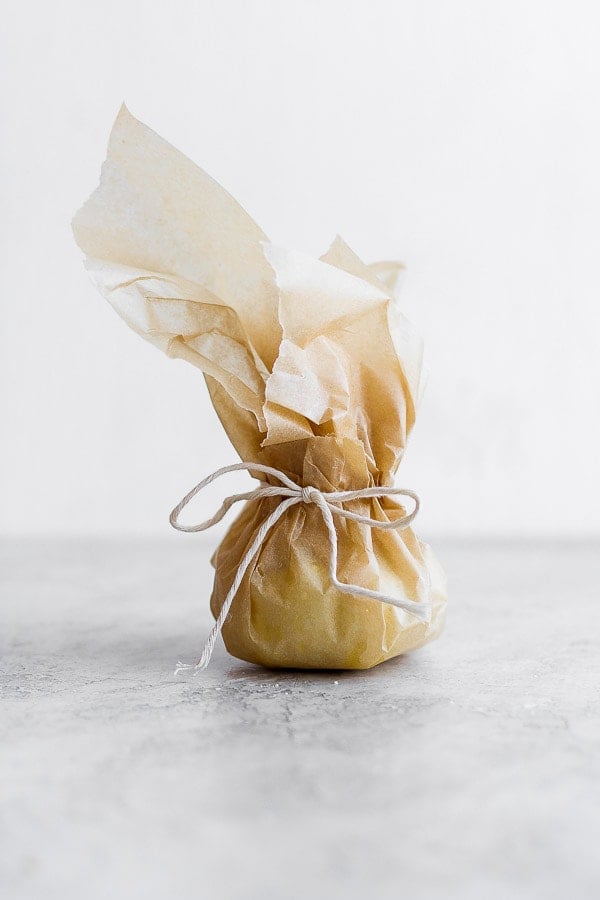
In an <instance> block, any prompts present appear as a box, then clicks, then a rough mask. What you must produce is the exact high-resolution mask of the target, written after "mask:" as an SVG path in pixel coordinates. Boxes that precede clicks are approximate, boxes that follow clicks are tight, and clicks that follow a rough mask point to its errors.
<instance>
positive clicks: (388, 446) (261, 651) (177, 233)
mask: <svg viewBox="0 0 600 900" xmlns="http://www.w3.org/2000/svg"><path fill="white" fill-rule="evenodd" d="M73 229H74V233H75V238H76V240H77V243H78V244H79V246H80V247H81V249H82V250H83V252H84V253H85V254H86V266H87V268H88V270H89V272H90V274H91V276H92V278H93V280H94V282H95V283H96V285H97V286H98V288H99V290H100V291H101V292H102V294H103V295H104V296H105V297H106V298H107V300H108V301H109V302H110V303H111V304H112V306H113V307H114V308H115V310H116V311H117V312H118V313H119V315H120V316H121V317H122V318H123V319H124V320H125V322H127V324H128V325H129V326H130V327H131V328H133V329H134V330H135V331H136V332H137V333H138V334H140V335H141V336H142V337H144V338H146V339H147V340H149V341H151V342H152V343H153V344H155V345H156V346H157V347H159V348H160V349H161V350H163V351H164V352H165V353H167V354H168V355H169V356H173V357H176V358H180V359H185V360H187V361H188V362H190V363H192V364H193V365H195V366H197V367H198V368H199V369H200V370H201V371H202V372H203V373H204V375H205V377H206V381H207V384H208V388H209V391H210V395H211V399H212V402H213V404H214V406H215V409H216V410H217V413H218V415H219V418H220V420H221V422H222V423H223V426H224V428H225V430H226V432H227V434H228V436H229V438H230V440H231V442H232V444H233V446H234V447H235V449H236V451H237V452H238V454H239V456H240V458H241V459H243V460H244V461H246V462H262V463H266V464H267V465H272V466H276V467H277V468H279V469H281V470H283V471H284V472H286V474H288V475H289V476H290V477H292V478H293V479H294V480H295V481H297V482H298V483H299V484H303V485H305V484H312V485H314V486H315V487H317V488H319V489H321V490H351V489H358V488H361V487H367V486H372V485H392V484H393V483H394V475H395V473H396V470H397V468H398V466H399V464H400V461H401V459H402V456H403V453H404V450H405V448H406V442H407V439H408V436H409V434H410V431H411V429H412V427H413V424H414V421H415V415H416V410H417V406H418V402H419V399H420V396H421V392H422V377H421V374H422V343H421V339H420V338H419V336H418V335H417V334H416V333H415V330H414V328H413V327H412V325H411V324H410V323H409V322H408V321H407V319H406V318H405V317H404V316H403V315H402V313H401V311H400V309H399V306H398V301H397V299H395V292H396V287H397V283H398V280H399V276H400V275H401V271H402V266H400V265H399V264H397V263H392V262H382V263H375V264H373V265H366V264H364V263H363V262H361V260H360V259H359V258H358V257H357V256H356V254H355V253H353V251H352V250H350V248H349V247H348V246H347V245H346V244H345V243H344V242H343V241H342V239H341V238H339V237H337V238H336V239H335V240H334V242H333V243H332V245H331V247H330V248H329V250H328V251H327V252H326V253H325V254H324V256H323V257H322V258H321V259H320V260H316V259H312V258H310V257H308V256H305V255H303V254H301V253H296V252H294V251H288V250H284V249H282V248H280V247H277V246H274V245H273V244H270V243H269V242H268V240H267V238H266V236H265V235H264V234H263V232H262V231H261V230H260V228H259V227H258V226H257V225H256V223H255V222H254V221H253V220H252V219H251V218H250V217H249V216H248V214H247V213H246V212H245V211H244V210H243V209H242V208H241V207H240V206H239V204H238V203H237V202H236V201H235V200H234V199H233V198H232V197H231V196H230V195H229V194H228V193H227V192H226V191H225V190H224V189H223V188H222V187H220V186H219V185H218V184H217V183H216V182H215V181H213V179H211V178H210V177H209V176H208V175H206V173H204V172H203V171H202V170H201V169H199V168H198V167H197V166H195V165H194V164H193V163H192V162H191V161H190V160H188V159H187V158H186V157H185V156H183V155H182V154H181V153H179V152H178V151H177V150H176V149H175V148H174V147H172V146H171V145H170V144H168V143H167V142H166V141H164V140H163V139H162V138H160V137H159V136H158V135H157V134H155V133H154V132H153V131H151V130H150V129H149V128H147V127H146V126H145V125H143V124H142V123H141V122H139V121H137V120H136V119H135V118H134V117H133V116H131V114H130V113H129V112H128V111H127V109H126V108H125V107H122V109H121V111H120V113H119V115H118V117H117V120H116V122H115V125H114V127H113V130H112V133H111V136H110V141H109V147H108V156H107V159H106V162H105V163H104V166H103V168H102V177H101V182H100V185H99V187H98V188H97V190H96V191H95V192H94V194H93V195H92V196H91V197H90V199H89V200H88V201H87V203H86V204H85V205H84V207H83V208H82V209H81V210H80V212H79V213H78V214H77V216H76V217H75V219H74V222H73ZM190 414H193V413H192V412H191V411H190ZM276 503H277V500H276V499H275V498H268V499H263V500H262V501H260V502H259V503H256V502H255V503H252V504H247V505H246V507H245V508H244V509H243V510H242V512H241V514H240V515H239V517H238V518H237V519H236V520H235V521H234V523H233V525H232V526H231V528H230V530H229V532H228V533H227V535H226V536H225V538H224V539H223V541H222V543H221V545H220V547H219V548H218V550H217V551H216V553H215V554H214V557H213V564H214V566H215V582H214V589H213V594H212V598H211V608H212V611H213V614H214V615H215V616H216V615H218V612H219V609H220V607H221V603H222V601H223V599H224V598H225V595H226V593H227V591H228V589H229V586H230V584H231V582H232V580H233V577H234V575H235V572H236V570H237V567H238V564H239V561H240V559H241V557H242V556H243V555H244V553H245V551H246V550H247V548H248V546H249V544H250V542H251V541H252V539H253V536H254V535H255V533H256V530H257V528H258V527H259V526H260V524H261V522H262V521H263V520H264V518H265V516H267V515H268V514H269V512H271V511H272V509H273V508H274V505H275V504H276ZM348 508H350V509H352V510H353V511H356V512H360V513H362V514H363V515H369V516H370V517H372V518H376V519H378V520H383V521H385V520H389V519H391V518H395V517H397V516H401V515H403V513H404V510H403V508H402V507H401V506H400V505H399V504H397V503H396V502H394V501H393V500H391V499H388V498H383V499H381V500H378V499H374V500H368V501H367V500H360V501H358V500H357V501H353V502H352V503H351V504H349V505H348ZM336 528H337V534H338V546H339V566H338V575H339V578H340V580H341V581H344V582H348V583H353V584H358V585H361V586H364V587H367V588H371V589H373V590H377V591H381V592H384V593H386V594H391V595H394V596H398V597H401V596H404V597H407V598H408V599H410V600H413V601H417V602H426V601H431V602H432V604H433V613H432V617H431V621H430V623H429V624H426V623H423V622H419V621H417V620H416V618H415V617H414V616H412V615H411V614H410V613H409V612H405V611H403V610H399V609H397V608H395V607H392V606H391V605H389V604H385V603H380V602H379V601H376V600H369V599H364V598H360V597H353V596H349V595H347V594H342V593H340V592H338V591H337V590H336V589H335V588H334V587H333V586H332V585H331V583H330V580H329V575H328V570H327V556H328V553H329V545H328V541H327V535H326V532H325V525H324V523H323V521H322V518H321V516H320V513H319V511H318V509H317V508H316V507H314V506H312V505H305V504H301V505H298V506H295V507H293V508H292V509H291V510H289V511H288V512H287V513H286V515H285V516H284V517H283V518H282V519H281V520H280V521H279V523H278V524H277V525H276V526H275V528H274V529H273V531H272V532H271V533H270V534H269V536H268V537H267V539H266V542H265V544H264V545H263V548H262V550H261V551H260V553H259V554H258V556H257V557H256V558H255V560H254V562H253V564H252V565H251V566H250V568H249V570H248V572H247V575H246V577H245V578H244V581H243V582H242V586H241V588H240V590H239V591H238V594H237V596H236V598H235V600H234V602H233V606H232V609H231V612H230V614H229V617H228V619H227V621H226V623H225V626H224V628H223V637H224V640H225V643H226V646H227V648H228V650H229V651H230V653H232V654H233V655H234V656H237V657H239V658H240V659H244V660H248V661H251V662H257V663H262V664H263V665H268V666H284V667H294V668H296V667H297V668H333V669H336V668H342V669H344V668H348V669H351V668H368V667H370V666H373V665H375V664H377V663H379V662H381V661H383V660H385V659H389V658H390V657H392V656H396V655H398V654H399V653H402V652H404V651H406V650H409V649H412V648H415V647H418V646H420V645H422V644H424V643H426V642H427V641H429V640H431V639H432V638H434V637H436V636H437V635H438V634H439V632H440V630H441V628H442V625H443V617H444V607H445V600H446V594H445V583H444V576H443V573H442V571H441V569H440V566H439V564H438V563H437V561H436V560H435V558H434V556H433V554H432V552H431V550H430V548H429V547H428V546H427V545H426V544H424V543H423V542H422V541H420V540H419V539H418V538H417V537H416V536H415V534H414V532H413V531H412V529H410V528H408V529H405V530H403V531H385V532H382V531H377V530H371V529H369V528H368V527H367V526H364V525H360V524H357V523H355V522H350V521H348V520H344V519H339V518H336Z"/></svg>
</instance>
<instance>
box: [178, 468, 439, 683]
mask: <svg viewBox="0 0 600 900" xmlns="http://www.w3.org/2000/svg"><path fill="white" fill-rule="evenodd" d="M241 469H245V470H246V471H248V472H249V473H250V474H253V473H256V472H260V473H262V474H264V475H270V476H271V477H272V478H273V479H276V480H277V481H278V482H279V484H275V485H273V484H269V483H267V482H265V481H262V482H261V483H260V484H259V486H258V487H257V488H255V489H254V490H253V491H247V492H246V493H243V494H233V495H232V496H231V497H227V498H226V499H225V500H224V501H223V503H222V504H221V506H220V508H219V509H218V510H217V512H216V513H215V515H214V516H212V518H210V519H207V520H206V522H200V523H199V524H198V525H181V524H180V523H179V515H180V513H181V511H182V510H183V509H184V508H185V507H186V506H187V505H188V503H189V502H190V501H191V500H193V498H194V497H195V496H196V494H198V493H199V492H200V491H201V490H203V488H205V487H207V486H208V485H209V484H211V483H212V482H213V481H216V479H217V478H221V476H223V475H227V474H228V473H229V472H237V471H240V470H241ZM400 495H401V496H403V497H409V498H410V499H411V500H412V501H413V502H414V508H413V510H412V511H411V512H410V513H408V514H407V515H405V516H401V517H400V518H398V519H392V520H389V521H383V522H382V521H379V520H378V519H371V518H370V517H369V516H361V515H359V514H358V513H355V512H351V511H350V510H348V509H344V507H343V505H342V504H344V503H346V502H348V501H350V500H363V499H369V498H372V497H392V496H400ZM266 497H278V498H279V500H280V502H279V503H278V504H277V506H276V507H275V509H274V510H273V512H271V513H270V514H269V515H268V516H267V517H266V518H265V520H264V521H263V522H262V523H261V525H260V526H259V528H258V529H257V532H256V535H255V537H254V540H253V541H252V544H251V545H250V547H249V548H248V550H247V552H246V553H245V555H244V557H243V559H242V560H241V561H240V564H239V566H238V570H237V572H236V575H235V578H234V579H233V582H232V584H231V587H230V588H229V591H228V592H227V596H226V597H225V600H224V601H223V605H222V607H221V611H220V612H219V615H218V617H217V620H216V622H215V624H214V625H213V627H212V629H211V631H210V633H209V635H208V638H207V641H206V644H205V645H204V649H203V651H202V655H201V657H200V659H199V660H198V662H197V663H196V664H195V665H190V664H187V663H179V664H178V665H177V668H176V669H175V674H178V673H179V672H181V671H184V670H189V669H193V670H195V671H196V672H198V671H201V670H202V669H205V668H206V667H207V665H208V663H209V662H210V658H211V656H212V652H213V650H214V647H215V643H216V640H217V638H218V636H219V634H220V633H221V629H222V628H223V625H224V623H225V620H226V618H227V616H228V614H229V610H230V609H231V604H232V603H233V600H234V598H235V595H236V594H237V592H238V590H239V587H240V585H241V583H242V581H243V579H244V576H245V574H246V572H247V570H248V567H249V566H250V563H251V562H252V560H253V559H254V557H255V556H256V555H257V553H258V552H259V550H260V549H261V547H262V545H263V543H264V542H265V539H266V537H267V535H268V534H269V532H270V531H271V529H272V528H273V527H274V525H275V524H276V523H277V522H278V521H279V519H281V517H282V516H283V515H285V513H286V512H287V510H288V509H291V508H292V507H293V506H297V505H298V504H300V503H305V504H310V503H313V504H314V505H315V506H316V507H317V508H318V509H319V510H320V512H321V515H322V517H323V521H324V523H325V526H326V529H327V534H328V537H329V545H330V554H329V577H330V579H331V583H332V584H333V585H334V587H336V588H337V589H338V590H339V591H341V592H342V593H344V594H352V595H353V596H358V597H368V598H369V599H371V600H379V601H380V602H381V603H389V604H390V605H391V606H395V607H397V608H398V609H404V610H406V611H407V612H409V613H411V614H412V615H414V616H415V617H416V618H417V619H418V620H419V621H421V622H429V621H430V619H431V605H430V603H429V602H427V603H425V602H417V601H414V600H408V599H407V598H404V597H392V596H390V595H388V594H382V593H380V592H379V591H372V590H370V589H369V588H364V587H360V585H357V584H346V583H344V582H342V581H340V580H339V579H338V577H337V562H338V545H337V534H336V530H335V522H334V518H333V517H334V516H339V517H341V518H344V519H349V520H350V521H352V522H359V523H360V524H362V525H367V526H369V527H370V528H377V529H379V530H381V531H388V530H391V529H393V530H398V531H401V530H402V529H404V528H408V526H409V525H410V523H411V522H412V521H413V519H414V518H415V516H416V515H417V513H418V512H419V507H420V501H419V497H418V495H417V494H416V493H415V492H414V491H409V490H407V489H405V488H396V487H367V488H360V489H359V490H356V491H321V490H319V489H318V488H316V487H314V486H313V485H310V484H309V485H305V486H303V487H302V486H300V485H298V484H296V483H295V482H294V481H292V480H291V478H288V476H287V475H286V474H285V472H281V471H280V470H279V469H275V468H272V467H271V466H265V465H262V464H261V463H244V462H241V463H234V464H233V465H231V466H224V467H223V468H222V469H217V470H216V472H213V473H212V475H208V476H207V477H206V478H204V479H203V480H202V481H200V482H199V483H198V484H197V485H196V486H195V487H194V488H192V490H191V491H190V492H189V493H188V494H186V495H185V497H184V498H183V500H181V501H180V502H179V503H178V504H177V506H176V507H175V509H174V510H173V511H172V513H171V515H170V516H169V521H170V523H171V525H172V526H173V528H176V529H177V531H183V532H186V533H188V534H189V533H193V532H197V531H206V530H207V529H208V528H211V527H212V526H213V525H216V524H217V522H220V521H221V519H222V518H223V516H225V514H226V513H227V512H228V510H229V509H230V508H231V507H232V506H233V505H234V504H235V503H238V502H239V501H241V500H246V501H256V500H262V499H263V498H266Z"/></svg>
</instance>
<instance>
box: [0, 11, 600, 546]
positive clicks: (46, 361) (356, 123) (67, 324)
mask: <svg viewBox="0 0 600 900" xmlns="http://www.w3.org/2000/svg"><path fill="white" fill-rule="evenodd" d="M3 26H4V27H3V29H2V37H1V39H0V40H1V46H0V60H1V63H0V64H1V66H2V68H3V78H2V87H1V120H2V142H1V145H0V161H1V171H2V209H3V213H2V222H1V226H0V227H1V238H2V259H1V269H0V284H1V286H2V298H1V303H2V315H1V317H0V328H1V332H0V342H1V343H0V349H1V385H0V392H1V394H0V403H1V410H0V422H1V427H2V440H1V443H0V477H1V482H2V483H1V498H2V503H1V509H0V530H2V531H4V532H11V533H21V532H26V531H34V532H40V533H43V532H46V533H47V532H53V533H63V532H64V533H67V532H80V533H81V532H108V531H117V532H123V533H131V534H134V533H135V534H138V533H159V532H160V533H162V534H167V533H169V528H168V524H167V521H166V519H167V514H168V511H169V510H170V508H171V506H172V505H174V503H175V502H176V501H177V500H178V499H179V497H180V496H181V495H182V494H183V493H184V492H185V491H186V490H187V489H188V488H189V487H191V485H192V484H194V483H195V482H196V481H197V480H198V479H199V478H200V477H202V475H204V474H205V473H207V472H209V471H210V470H212V469H213V468H215V467H216V466H218V465H223V464H225V463H227V462H229V461H234V454H233V451H232V450H231V449H230V448H229V446H228V444H227V441H226V439H225V438H224V436H223V435H222V433H221V431H220V428H219V426H218V423H217V421H216V417H215V415H214V413H213V412H212V409H211V407H210V404H209V402H208V399H207V394H206V390H205V387H204V384H203V380H202V377H201V375H200V373H199V372H197V371H196V370H194V369H193V368H192V367H190V366H186V365H185V364H184V363H181V362H174V361H171V360H168V359H166V358H165V357H163V356H162V355H161V354H160V353H159V352H158V351H156V350H155V349H154V348H153V347H151V346H150V345H147V344H145V343H144V342H143V341H142V340H141V339H140V338H139V337H137V335H135V334H133V332H129V331H128V330H127V328H126V327H125V326H124V324H123V323H122V322H121V321H120V320H119V319H118V318H117V317H116V316H115V315H114V313H113V312H112V311H111V310H110V308H109V307H108V305H107V304H105V302H104V301H103V300H102V299H101V298H100V297H99V296H98V295H96V293H95V291H94V289H93V288H92V287H91V285H90V284H89V283H88V280H87V276H86V275H85V273H84V270H83V267H82V264H81V258H80V253H79V251H78V249H77V248H76V246H75V244H74V242H73V240H72V237H71V233H70V225H69V222H70V218H71V216H72V214H73V213H74V212H75V210H76V209H77V207H78V206H79V205H80V204H81V203H82V202H83V200H84V199H85V198H86V197H87V195H88V194H89V193H90V191H91V190H92V189H93V188H94V187H95V185H96V182H97V178H98V174H99V167H100V164H101V162H102V159H103V157H104V150H105V144H106V139H107V136H108V132H109V129H110V126H111V124H112V120H113V117H114V116H115V114H116V112H117V109H118V107H119V104H120V102H121V100H123V99H124V100H125V101H126V102H127V103H128V105H129V107H130V109H131V111H132V112H133V113H134V114H135V115H137V116H138V118H141V119H142V120H144V121H146V122H147V123H148V124H149V125H150V126H152V127H153V128H154V129H155V130H157V131H158V132H159V133H160V134H162V135H163V136H164V137H166V138H167V139H169V140H170V141H171V142H172V143H174V144H175V145H176V146H178V147H179V148H180V149H181V150H183V151H184V152H186V153H187V154H188V155H189V156H191V157H192V158H193V159H194V160H195V161H196V162H198V163H199V164H200V165H201V166H202V167H203V168H205V169H206V170H207V171H208V172H210V173H211V174H212V175H213V176H214V177H216V178H217V179H218V180H219V181H220V182H221V183H222V184H223V185H224V186H225V187H227V188H228V189H229V190H230V191H231V192H232V193H233V194H234V196H235V197H237V198H238V199H239V200H240V201H241V202H242V204H243V205H244V206H245V207H246V208H247V209H248V210H249V212H250V213H251V214H252V215H253V216H254V217H255V218H256V220H257V221H258V222H259V223H260V224H261V225H262V227H263V228H264V230H265V231H266V232H267V234H269V236H270V237H271V238H272V240H274V241H275V242H277V243H280V244H284V245H287V246H291V247H295V248H297V249H301V250H304V251H308V252H311V253H314V254H317V255H318V254H320V253H321V252H322V251H323V250H324V248H325V247H326V246H327V245H328V243H329V241H330V240H331V238H332V237H333V236H334V234H335V233H336V232H338V231H339V232H340V233H341V234H342V236H343V237H344V238H345V239H346V240H347V241H348V243H350V245H351V246H353V247H354V249H355V250H356V251H357V252H358V253H359V254H360V255H361V256H363V257H364V258H365V259H366V260H373V259H377V258H383V257H396V258H401V259H402V260H403V261H404V262H405V263H406V264H407V266H408V279H407V282H406V285H405V298H406V311H407V312H408V314H409V315H410V316H411V317H412V319H413V320H414V321H415V322H416V323H417V324H418V326H419V327H420V328H421V330H422V331H423V333H424V334H425V336H426V340H427V348H428V354H429V362H430V369H431V375H430V381H429V387H428V392H427V394H426V397H425V402H424V405H423V407H422V409H421V416H420V421H419V422H418V424H417V427H416V430H415V432H414V436H413V441H412V445H411V447H410V448H409V453H408V456H407V458H406V463H405V466H404V469H403V471H402V473H401V477H400V478H399V483H400V482H401V483H402V484H405V485H407V486H412V487H414V488H416V489H417V490H419V491H420V492H421V493H422V495H423V498H424V511H423V514H422V519H421V532H422V533H424V534H425V535H426V536H435V535H436V534H441V533H444V534H449V535H470V534H475V535H512V536H520V535H535V534H545V535H557V536H559V535H563V534H564V535H567V536H581V535H584V536H585V535H592V534H594V535H597V534H598V533H600V503H598V498H597V496H596V495H597V489H598V484H599V478H598V471H599V470H598V443H599V441H598V439H599V429H598V382H599V376H600V361H599V360H600V355H599V353H598V335H599V333H600V313H599V307H600V303H599V296H598V293H599V291H598V285H599V281H600V276H599V274H598V271H599V256H600V252H599V251H600V242H599V238H600V222H599V217H600V163H599V160H600V104H599V99H600V97H599V95H600V91H599V79H600V53H599V50H598V48H599V46H600V6H599V5H598V4H597V3H592V2H590V3H582V2H568V3H567V2H564V3H563V2H553V0H545V2H542V0H540V2H527V0H518V2H515V0H505V2H502V3H481V2H478V0H473V2H464V0H458V2H457V0H454V2H451V3H449V2H446V0H440V2H426V0H389V2H382V0H362V2H351V0H339V2H332V0H329V2H328V0H318V2H315V0H303V2H283V0H279V2H277V0H268V2H261V0H258V2H249V0H245V2H244V0H220V2H218V3H217V2H214V3H211V2H198V0H189V2H182V0H170V2H168V3H141V2H133V0H118V2H113V0H103V2H102V3H93V4H91V3H82V2H81V0H72V2H60V0H59V2H53V3H41V2H40V3H27V2H23V0H19V2H9V3H6V2H5V4H4V12H3ZM232 487H233V485H232ZM216 496H217V492H215V493H214V494H213V495H212V497H211V498H208V499H207V501H206V502H205V503H202V504H200V505H199V507H198V514H199V515H201V514H202V513H203V512H208V510H209V507H210V504H211V503H214V502H215V498H216Z"/></svg>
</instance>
